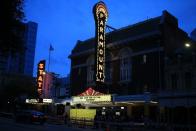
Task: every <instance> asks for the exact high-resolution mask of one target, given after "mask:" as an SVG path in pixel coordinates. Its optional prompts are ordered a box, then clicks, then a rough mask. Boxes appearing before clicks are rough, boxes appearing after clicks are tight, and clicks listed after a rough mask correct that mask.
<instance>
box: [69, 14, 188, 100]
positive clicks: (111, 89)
mask: <svg viewBox="0 0 196 131" xmlns="http://www.w3.org/2000/svg"><path fill="white" fill-rule="evenodd" d="M187 41H189V37H188V35H187V33H185V32H184V31H183V30H181V29H180V28H179V27H178V20H177V18H175V17H174V16H172V15H171V14H170V13H168V12H167V11H163V14H162V15H161V16H159V17H155V18H152V19H148V20H145V21H143V22H139V23H136V24H134V25H130V26H127V27H123V28H120V29H118V30H114V31H112V32H109V33H106V61H105V63H106V66H105V72H106V74H105V76H106V82H105V83H106V85H105V87H104V89H97V90H99V91H102V92H105V93H111V94H119V95H130V94H142V93H144V92H151V93H156V92H158V91H159V90H160V89H164V87H165V84H164V83H165V82H164V75H165V73H164V67H165V64H164V63H165V58H170V57H172V56H173V53H174V52H175V50H176V49H177V48H183V47H184V43H185V42H187ZM94 48H95V39H94V38H90V39H88V40H85V41H77V43H76V46H75V47H74V49H73V50H72V52H71V55H70V56H69V58H70V59H71V76H70V77H71V95H72V96H73V95H78V94H80V93H81V92H83V91H84V90H86V88H88V87H89V86H92V87H94V86H95V83H94V79H93V78H94V77H93V76H94V51H95V49H94Z"/></svg>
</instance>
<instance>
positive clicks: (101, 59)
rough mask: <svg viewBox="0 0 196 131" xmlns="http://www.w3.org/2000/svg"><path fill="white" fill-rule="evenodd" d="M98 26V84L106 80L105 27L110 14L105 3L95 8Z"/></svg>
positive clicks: (98, 4)
mask: <svg viewBox="0 0 196 131" xmlns="http://www.w3.org/2000/svg"><path fill="white" fill-rule="evenodd" d="M93 14H94V19H95V26H96V33H95V34H96V51H95V56H96V57H95V60H96V61H95V62H96V63H95V66H96V67H95V70H96V76H95V77H96V78H95V80H96V82H98V83H104V79H105V73H104V70H105V26H106V21H107V18H108V12H107V9H106V6H105V4H104V3H103V2H98V3H97V4H96V5H95V6H94V8H93Z"/></svg>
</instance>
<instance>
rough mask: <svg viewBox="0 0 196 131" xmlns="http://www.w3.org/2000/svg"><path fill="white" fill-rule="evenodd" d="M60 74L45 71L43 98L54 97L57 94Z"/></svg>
mask: <svg viewBox="0 0 196 131" xmlns="http://www.w3.org/2000/svg"><path fill="white" fill-rule="evenodd" d="M58 85H59V84H58V75H57V74H55V73H53V72H45V74H44V76H43V87H42V88H43V89H42V90H43V91H42V98H48V99H49V98H50V99H51V98H54V97H56V96H57V91H56V90H57V87H58Z"/></svg>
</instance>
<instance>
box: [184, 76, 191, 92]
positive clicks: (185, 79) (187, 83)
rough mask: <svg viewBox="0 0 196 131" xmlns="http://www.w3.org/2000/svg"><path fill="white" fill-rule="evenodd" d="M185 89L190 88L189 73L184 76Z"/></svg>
mask: <svg viewBox="0 0 196 131" xmlns="http://www.w3.org/2000/svg"><path fill="white" fill-rule="evenodd" d="M184 81H185V88H186V89H189V88H191V87H192V76H191V73H190V72H186V73H185V74H184Z"/></svg>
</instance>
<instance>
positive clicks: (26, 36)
mask: <svg viewBox="0 0 196 131" xmlns="http://www.w3.org/2000/svg"><path fill="white" fill-rule="evenodd" d="M24 27H25V28H24V31H23V33H21V34H22V39H23V42H24V49H25V50H24V51H23V52H19V53H15V54H10V52H7V53H1V52H0V72H1V73H15V74H23V75H28V76H33V66H34V56H35V46H36V35H37V27H38V25H37V23H35V22H28V23H24Z"/></svg>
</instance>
